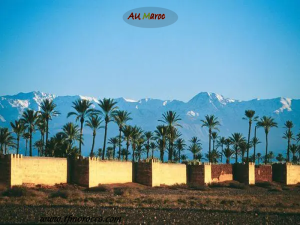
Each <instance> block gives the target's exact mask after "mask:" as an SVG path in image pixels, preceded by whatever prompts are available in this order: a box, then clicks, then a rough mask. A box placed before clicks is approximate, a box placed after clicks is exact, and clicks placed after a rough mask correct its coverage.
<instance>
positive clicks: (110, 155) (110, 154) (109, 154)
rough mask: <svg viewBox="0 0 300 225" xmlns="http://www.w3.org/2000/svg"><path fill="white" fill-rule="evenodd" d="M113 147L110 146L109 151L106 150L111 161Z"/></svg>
mask: <svg viewBox="0 0 300 225" xmlns="http://www.w3.org/2000/svg"><path fill="white" fill-rule="evenodd" d="M113 151H114V149H113V147H111V146H108V147H107V149H106V158H107V159H111V158H112V157H113Z"/></svg>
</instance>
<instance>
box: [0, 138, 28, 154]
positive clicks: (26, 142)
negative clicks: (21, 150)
mask: <svg viewBox="0 0 300 225" xmlns="http://www.w3.org/2000/svg"><path fill="white" fill-rule="evenodd" d="M25 145H26V148H25V156H27V148H28V140H27V139H26V141H25ZM1 149H2V147H1Z"/></svg>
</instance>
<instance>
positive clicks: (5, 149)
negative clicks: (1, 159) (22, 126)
mask: <svg viewBox="0 0 300 225" xmlns="http://www.w3.org/2000/svg"><path fill="white" fill-rule="evenodd" d="M4 151H5V155H6V154H7V153H6V151H7V148H6V144H4Z"/></svg>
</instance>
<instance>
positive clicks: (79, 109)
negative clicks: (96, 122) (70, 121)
mask: <svg viewBox="0 0 300 225" xmlns="http://www.w3.org/2000/svg"><path fill="white" fill-rule="evenodd" d="M91 106H92V103H91V102H90V101H89V100H86V99H77V100H76V101H74V102H73V106H72V107H73V109H75V111H76V112H69V113H68V115H67V117H70V116H76V121H78V120H79V121H80V138H81V139H83V136H82V130H83V124H84V121H85V118H86V117H88V116H89V115H90V114H92V113H93V112H94V109H93V108H91ZM82 143H83V141H79V154H80V155H81V144H82Z"/></svg>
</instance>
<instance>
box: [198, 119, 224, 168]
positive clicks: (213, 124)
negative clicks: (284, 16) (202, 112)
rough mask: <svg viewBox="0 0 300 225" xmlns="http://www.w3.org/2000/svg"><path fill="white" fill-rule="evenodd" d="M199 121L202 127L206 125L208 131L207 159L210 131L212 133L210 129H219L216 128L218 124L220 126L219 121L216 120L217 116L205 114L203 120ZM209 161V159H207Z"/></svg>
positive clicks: (209, 150)
mask: <svg viewBox="0 0 300 225" xmlns="http://www.w3.org/2000/svg"><path fill="white" fill-rule="evenodd" d="M201 122H202V123H203V124H202V127H207V128H208V133H209V136H208V138H209V149H208V155H209V157H208V158H209V160H210V153H211V133H212V130H217V131H219V129H218V126H220V122H219V121H218V118H217V117H215V116H214V115H210V116H209V115H206V116H205V120H201ZM209 162H210V161H209Z"/></svg>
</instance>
